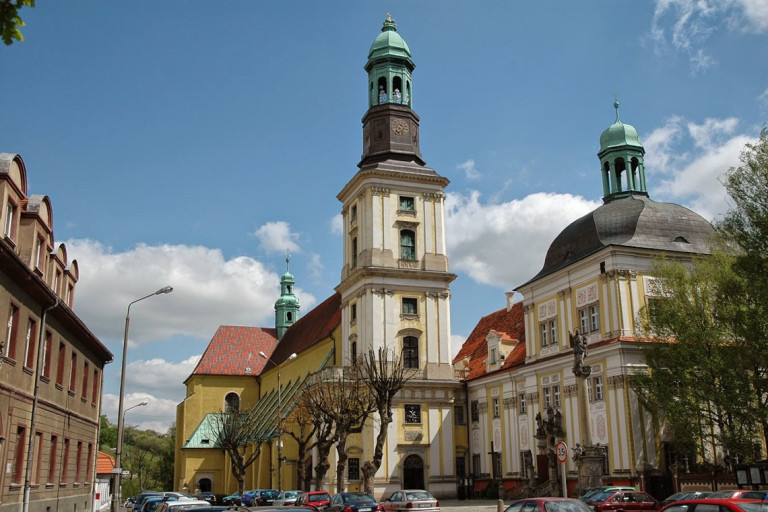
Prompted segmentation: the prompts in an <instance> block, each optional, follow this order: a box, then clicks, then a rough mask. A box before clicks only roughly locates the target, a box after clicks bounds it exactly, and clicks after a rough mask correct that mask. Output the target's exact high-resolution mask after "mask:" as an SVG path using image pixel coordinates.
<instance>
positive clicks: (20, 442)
mask: <svg viewBox="0 0 768 512" xmlns="http://www.w3.org/2000/svg"><path fill="white" fill-rule="evenodd" d="M26 445H27V429H26V428H24V427H22V426H19V427H16V452H15V454H14V457H13V480H12V481H13V483H15V484H21V483H22V482H23V478H24V451H25V450H26Z"/></svg>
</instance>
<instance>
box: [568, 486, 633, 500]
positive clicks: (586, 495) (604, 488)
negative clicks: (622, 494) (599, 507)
mask: <svg viewBox="0 0 768 512" xmlns="http://www.w3.org/2000/svg"><path fill="white" fill-rule="evenodd" d="M636 490H637V489H636V488H634V487H628V486H623V485H603V486H600V487H593V488H592V489H589V490H588V491H587V492H585V493H584V494H582V495H581V496H580V497H579V499H580V500H581V501H589V498H590V497H592V496H594V495H596V494H599V493H601V492H607V491H636Z"/></svg>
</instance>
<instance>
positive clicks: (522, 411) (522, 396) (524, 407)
mask: <svg viewBox="0 0 768 512" xmlns="http://www.w3.org/2000/svg"><path fill="white" fill-rule="evenodd" d="M518 401H519V404H520V414H526V412H527V408H528V407H527V404H526V403H525V393H520V395H518Z"/></svg>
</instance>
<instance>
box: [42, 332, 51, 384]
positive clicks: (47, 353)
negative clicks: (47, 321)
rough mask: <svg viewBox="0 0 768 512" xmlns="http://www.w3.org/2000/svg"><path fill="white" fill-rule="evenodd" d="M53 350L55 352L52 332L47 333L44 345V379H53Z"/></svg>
mask: <svg viewBox="0 0 768 512" xmlns="http://www.w3.org/2000/svg"><path fill="white" fill-rule="evenodd" d="M51 350H53V334H51V331H45V342H44V343H43V377H45V378H46V379H50V378H51Z"/></svg>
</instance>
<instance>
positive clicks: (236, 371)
mask: <svg viewBox="0 0 768 512" xmlns="http://www.w3.org/2000/svg"><path fill="white" fill-rule="evenodd" d="M275 345H277V331H276V330H275V329H270V328H265V327H242V326H232V325H221V326H219V329H218V330H217V331H216V334H214V335H213V338H212V339H211V342H210V343H209V344H208V348H207V349H205V352H204V353H203V356H202V357H201V358H200V361H199V362H198V363H197V366H196V367H195V369H194V370H193V371H192V375H258V374H259V373H261V370H262V368H264V365H265V364H266V362H267V360H266V359H264V358H263V357H261V356H260V355H259V352H264V353H265V354H266V355H267V357H271V355H272V351H273V350H274V348H275Z"/></svg>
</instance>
